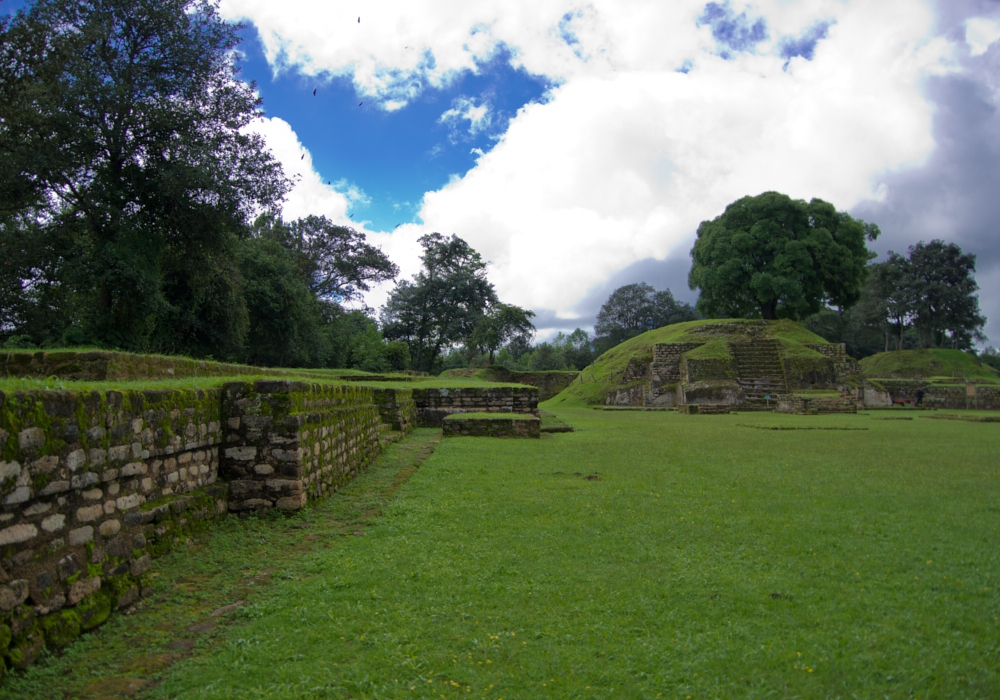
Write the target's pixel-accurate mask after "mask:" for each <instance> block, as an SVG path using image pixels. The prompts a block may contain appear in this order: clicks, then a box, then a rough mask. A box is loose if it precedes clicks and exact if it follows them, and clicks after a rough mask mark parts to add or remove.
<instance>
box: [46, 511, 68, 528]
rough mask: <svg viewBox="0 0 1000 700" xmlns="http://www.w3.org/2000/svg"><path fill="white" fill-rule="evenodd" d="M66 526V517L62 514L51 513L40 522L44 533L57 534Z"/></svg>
mask: <svg viewBox="0 0 1000 700" xmlns="http://www.w3.org/2000/svg"><path fill="white" fill-rule="evenodd" d="M65 524H66V516H65V515H63V514H62V513H53V514H52V515H50V516H49V517H47V518H45V520H43V521H42V529H43V530H45V531H46V532H58V531H59V530H62V529H63V526H64V525H65Z"/></svg>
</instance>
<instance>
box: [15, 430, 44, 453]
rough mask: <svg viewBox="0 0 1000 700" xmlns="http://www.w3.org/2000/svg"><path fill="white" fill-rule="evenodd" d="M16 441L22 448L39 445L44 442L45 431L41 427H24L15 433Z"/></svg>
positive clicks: (26, 448)
mask: <svg viewBox="0 0 1000 700" xmlns="http://www.w3.org/2000/svg"><path fill="white" fill-rule="evenodd" d="M17 443H18V445H19V446H20V448H21V449H22V450H30V449H31V448H32V447H41V446H42V445H44V444H45V431H44V430H42V429H41V428H25V429H24V430H22V431H21V432H19V433H18V434H17Z"/></svg>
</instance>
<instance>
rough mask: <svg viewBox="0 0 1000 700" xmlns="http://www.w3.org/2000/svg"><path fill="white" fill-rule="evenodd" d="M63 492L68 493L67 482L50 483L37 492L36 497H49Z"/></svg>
mask: <svg viewBox="0 0 1000 700" xmlns="http://www.w3.org/2000/svg"><path fill="white" fill-rule="evenodd" d="M64 491H69V482H68V481H50V482H49V483H48V484H46V485H45V488H43V489H42V490H41V491H39V492H38V495H39V496H51V495H52V494H54V493H63V492H64Z"/></svg>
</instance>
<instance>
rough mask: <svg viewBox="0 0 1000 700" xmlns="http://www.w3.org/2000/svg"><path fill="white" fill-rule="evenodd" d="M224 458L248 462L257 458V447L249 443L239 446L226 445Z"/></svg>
mask: <svg viewBox="0 0 1000 700" xmlns="http://www.w3.org/2000/svg"><path fill="white" fill-rule="evenodd" d="M225 455H226V459H235V460H237V461H240V462H250V461H252V460H254V459H256V458H257V448H256V447H253V446H251V445H244V446H241V447H228V448H226V451H225Z"/></svg>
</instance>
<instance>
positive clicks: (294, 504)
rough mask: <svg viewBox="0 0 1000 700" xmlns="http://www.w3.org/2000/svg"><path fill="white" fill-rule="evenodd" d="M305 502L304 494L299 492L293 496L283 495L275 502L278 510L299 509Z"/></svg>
mask: <svg viewBox="0 0 1000 700" xmlns="http://www.w3.org/2000/svg"><path fill="white" fill-rule="evenodd" d="M305 504H306V494H305V493H304V492H303V493H299V494H297V495H295V496H283V497H282V498H279V499H278V500H277V501H276V502H275V504H274V505H275V507H277V508H278V510H299V509H300V508H302V507H304V506H305Z"/></svg>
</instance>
